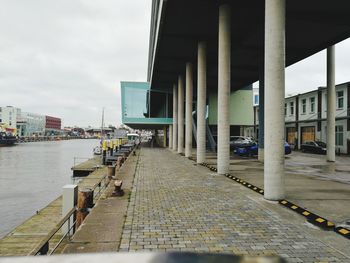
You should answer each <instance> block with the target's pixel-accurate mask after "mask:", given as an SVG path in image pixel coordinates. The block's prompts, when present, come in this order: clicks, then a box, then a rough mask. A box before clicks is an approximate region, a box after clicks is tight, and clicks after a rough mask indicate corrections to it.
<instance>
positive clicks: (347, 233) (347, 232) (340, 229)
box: [334, 227, 350, 239]
mask: <svg viewBox="0 0 350 263" xmlns="http://www.w3.org/2000/svg"><path fill="white" fill-rule="evenodd" d="M334 231H335V232H336V233H338V234H340V235H342V236H343V237H346V238H348V239H350V229H347V228H345V227H336V228H335V229H334Z"/></svg>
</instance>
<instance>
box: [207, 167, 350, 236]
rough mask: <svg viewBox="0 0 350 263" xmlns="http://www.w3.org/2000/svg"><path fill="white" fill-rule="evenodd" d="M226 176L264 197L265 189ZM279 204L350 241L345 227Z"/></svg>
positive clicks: (291, 204)
mask: <svg viewBox="0 0 350 263" xmlns="http://www.w3.org/2000/svg"><path fill="white" fill-rule="evenodd" d="M201 165H203V166H205V167H207V168H209V169H210V170H211V171H217V169H216V168H215V167H213V166H210V165H209V164H208V163H202V164H201ZM225 176H226V177H227V178H230V179H232V180H233V181H236V182H237V183H240V184H241V185H243V186H245V187H247V188H249V189H251V190H253V191H255V192H257V193H258V194H261V195H264V189H261V188H259V187H257V186H255V185H253V184H250V183H248V182H246V181H244V180H242V179H240V178H238V177H235V176H233V175H231V174H229V173H227V174H225ZM278 203H279V204H281V205H283V206H285V207H287V208H289V209H291V210H293V211H295V212H297V213H298V214H300V215H302V216H304V217H305V218H306V219H307V221H308V222H310V223H312V224H314V225H316V226H319V227H320V228H322V229H325V230H333V231H334V232H336V233H337V234H340V235H341V236H343V237H345V238H348V239H350V229H347V228H345V227H336V226H335V225H334V223H333V222H331V221H329V220H327V219H325V218H323V217H321V216H318V215H316V214H314V213H312V212H310V211H308V210H306V209H304V208H302V207H300V206H298V205H296V204H293V203H291V202H289V201H287V200H280V201H279V202H278Z"/></svg>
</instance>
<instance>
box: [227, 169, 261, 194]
mask: <svg viewBox="0 0 350 263" xmlns="http://www.w3.org/2000/svg"><path fill="white" fill-rule="evenodd" d="M225 176H226V177H227V178H230V179H232V180H233V181H236V182H237V183H240V184H241V185H243V186H245V187H247V188H249V189H251V190H253V191H255V192H257V193H258V194H261V195H264V190H263V189H261V188H259V187H257V186H255V185H252V184H250V183H248V182H246V181H244V180H242V179H240V178H238V177H235V176H233V175H231V174H225Z"/></svg>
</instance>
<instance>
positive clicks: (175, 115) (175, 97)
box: [173, 84, 178, 151]
mask: <svg viewBox="0 0 350 263" xmlns="http://www.w3.org/2000/svg"><path fill="white" fill-rule="evenodd" d="M177 103H178V102H177V86H176V85H175V84H174V86H173V151H176V150H177Z"/></svg>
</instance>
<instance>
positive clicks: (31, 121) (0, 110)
mask: <svg viewBox="0 0 350 263" xmlns="http://www.w3.org/2000/svg"><path fill="white" fill-rule="evenodd" d="M0 127H1V128H2V129H4V130H6V131H9V132H11V133H13V134H16V135H18V136H25V137H27V136H33V135H37V136H42V135H50V134H52V132H59V131H60V129H61V119H59V118H55V117H50V116H45V115H41V114H36V113H30V112H23V111H22V110H21V109H20V108H16V107H13V106H6V107H0Z"/></svg>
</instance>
